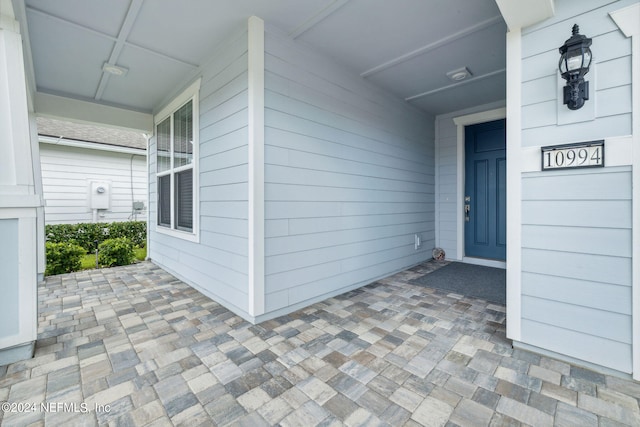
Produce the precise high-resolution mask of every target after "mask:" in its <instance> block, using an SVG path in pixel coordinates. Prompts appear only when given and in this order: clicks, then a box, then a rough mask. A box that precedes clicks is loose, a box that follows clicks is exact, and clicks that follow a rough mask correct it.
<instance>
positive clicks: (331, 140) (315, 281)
mask: <svg viewBox="0 0 640 427" xmlns="http://www.w3.org/2000/svg"><path fill="white" fill-rule="evenodd" d="M266 37H267V38H266V53H265V68H266V71H265V82H266V94H265V97H266V101H265V108H266V110H265V127H266V129H265V210H266V215H265V218H266V236H267V238H266V243H265V250H266V283H265V288H266V310H267V312H268V313H272V315H273V313H277V312H283V311H285V310H287V307H296V306H301V305H306V304H308V303H310V302H312V301H315V300H318V299H320V298H325V297H327V296H329V295H335V294H338V293H341V292H344V291H345V290H348V289H352V288H355V287H358V286H361V285H364V284H367V283H369V282H371V281H373V280H375V279H378V278H380V277H384V276H386V275H389V274H391V273H393V272H395V271H397V270H400V269H403V268H406V267H408V266H411V265H413V264H416V263H418V262H421V261H424V260H425V259H428V258H430V257H431V250H432V248H433V246H434V157H433V151H434V145H433V139H434V137H433V123H434V120H433V117H432V116H428V115H425V114H422V113H420V112H418V111H417V110H415V109H414V108H412V107H411V106H409V105H408V104H406V103H404V102H402V101H400V100H396V99H394V98H393V97H391V96H389V95H387V94H386V93H382V92H381V91H380V90H378V89H375V88H374V87H373V86H371V85H369V84H367V82H365V81H363V80H362V79H361V78H359V77H358V76H357V75H356V74H355V73H353V72H348V71H346V70H343V69H341V68H340V67H338V66H336V65H334V64H333V63H332V62H331V60H329V59H327V58H324V57H321V56H319V55H315V54H313V53H311V52H309V51H308V50H307V49H304V48H303V47H301V46H298V45H296V44H295V43H293V42H291V41H289V40H285V39H284V38H281V37H280V36H279V35H278V34H274V33H272V32H270V31H268V32H267V35H266ZM414 234H418V235H420V236H421V238H422V242H423V244H422V248H421V249H420V250H417V251H416V250H415V249H414Z"/></svg>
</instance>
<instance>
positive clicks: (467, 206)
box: [464, 204, 471, 222]
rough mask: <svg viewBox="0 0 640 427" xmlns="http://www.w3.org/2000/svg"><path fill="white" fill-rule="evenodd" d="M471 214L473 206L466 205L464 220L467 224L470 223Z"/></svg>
mask: <svg viewBox="0 0 640 427" xmlns="http://www.w3.org/2000/svg"><path fill="white" fill-rule="evenodd" d="M470 212H471V205H468V204H465V205H464V220H465V221H466V222H469V221H470V220H469V213H470Z"/></svg>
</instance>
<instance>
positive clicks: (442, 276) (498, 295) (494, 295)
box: [411, 262, 507, 305]
mask: <svg viewBox="0 0 640 427" xmlns="http://www.w3.org/2000/svg"><path fill="white" fill-rule="evenodd" d="M411 283H412V284H414V285H418V286H425V287H428V288H435V289H440V290H443V291H447V292H453V293H456V294H461V295H465V296H470V297H475V298H481V299H483V300H486V301H491V302H495V303H498V304H501V305H505V304H506V301H507V272H506V270H504V269H502V268H493V267H484V266H481V265H473V264H464V263H462V262H452V263H451V264H448V265H445V266H444V267H441V268H439V269H437V270H436V271H434V272H432V273H428V274H425V275H424V276H422V277H419V278H417V279H414V280H412V281H411Z"/></svg>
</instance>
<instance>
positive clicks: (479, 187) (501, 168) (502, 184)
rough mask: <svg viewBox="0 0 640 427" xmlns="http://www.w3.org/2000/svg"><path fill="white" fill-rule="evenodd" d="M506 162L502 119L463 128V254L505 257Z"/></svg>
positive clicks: (495, 257) (500, 258) (502, 258)
mask: <svg viewBox="0 0 640 427" xmlns="http://www.w3.org/2000/svg"><path fill="white" fill-rule="evenodd" d="M506 165H507V157H506V128H505V121H504V120H497V121H494V122H487V123H481V124H478V125H473V126H467V127H466V128H465V196H464V205H465V206H464V209H465V222H464V243H465V248H464V249H465V256H468V257H478V258H490V259H497V260H505V259H506V252H507V197H506V183H507V181H506Z"/></svg>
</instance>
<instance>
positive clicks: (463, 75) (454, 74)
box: [447, 67, 472, 82]
mask: <svg viewBox="0 0 640 427" xmlns="http://www.w3.org/2000/svg"><path fill="white" fill-rule="evenodd" d="M471 76H472V74H471V71H469V69H468V68H467V67H462V68H458V69H456V70H452V71H449V72H448V73H447V77H449V80H451V81H452V82H461V81H462V80H465V79H468V78H469V77H471Z"/></svg>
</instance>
